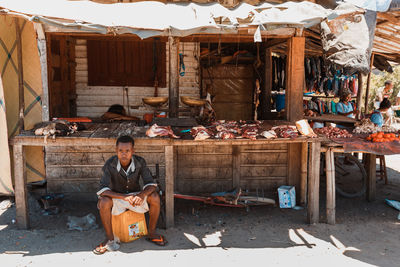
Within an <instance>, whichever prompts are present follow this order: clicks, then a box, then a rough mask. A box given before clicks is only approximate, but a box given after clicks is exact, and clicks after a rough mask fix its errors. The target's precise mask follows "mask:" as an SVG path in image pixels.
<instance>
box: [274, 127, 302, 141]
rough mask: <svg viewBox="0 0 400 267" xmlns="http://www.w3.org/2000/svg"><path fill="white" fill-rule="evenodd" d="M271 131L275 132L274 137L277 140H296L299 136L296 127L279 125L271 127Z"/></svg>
mask: <svg viewBox="0 0 400 267" xmlns="http://www.w3.org/2000/svg"><path fill="white" fill-rule="evenodd" d="M272 130H274V131H275V133H276V136H278V137H279V138H296V137H298V136H299V133H298V132H297V128H296V126H291V125H281V126H276V127H273V128H272Z"/></svg>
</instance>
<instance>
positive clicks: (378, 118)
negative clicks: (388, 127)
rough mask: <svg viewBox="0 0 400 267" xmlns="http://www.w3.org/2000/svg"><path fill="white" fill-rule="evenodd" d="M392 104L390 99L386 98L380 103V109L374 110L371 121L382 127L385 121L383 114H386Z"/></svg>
mask: <svg viewBox="0 0 400 267" xmlns="http://www.w3.org/2000/svg"><path fill="white" fill-rule="evenodd" d="M391 106H392V103H390V101H389V99H387V98H384V99H383V100H382V102H381V104H380V105H379V109H377V110H374V112H373V113H372V115H371V121H372V122H373V123H374V124H376V125H377V126H379V127H382V125H383V123H384V119H383V114H386V112H387V111H388V110H389V109H390V107H391Z"/></svg>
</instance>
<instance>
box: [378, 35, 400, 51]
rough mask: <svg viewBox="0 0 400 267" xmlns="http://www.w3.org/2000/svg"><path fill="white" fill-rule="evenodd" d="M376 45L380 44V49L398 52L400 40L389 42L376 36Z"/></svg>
mask: <svg viewBox="0 0 400 267" xmlns="http://www.w3.org/2000/svg"><path fill="white" fill-rule="evenodd" d="M374 46H378V47H380V49H382V50H385V51H388V52H390V53H397V51H398V49H400V42H393V41H391V43H390V44H389V43H387V42H382V41H379V40H377V39H376V38H375V40H374ZM396 48H397V49H396Z"/></svg>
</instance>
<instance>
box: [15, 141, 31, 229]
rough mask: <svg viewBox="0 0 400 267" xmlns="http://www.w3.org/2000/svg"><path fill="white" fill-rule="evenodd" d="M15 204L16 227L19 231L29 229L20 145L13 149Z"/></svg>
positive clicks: (23, 156)
mask: <svg viewBox="0 0 400 267" xmlns="http://www.w3.org/2000/svg"><path fill="white" fill-rule="evenodd" d="M13 155H14V180H15V204H16V210H17V225H18V228H20V229H28V228H29V212H28V196H27V190H26V169H25V154H24V150H23V146H22V145H15V146H14V147H13Z"/></svg>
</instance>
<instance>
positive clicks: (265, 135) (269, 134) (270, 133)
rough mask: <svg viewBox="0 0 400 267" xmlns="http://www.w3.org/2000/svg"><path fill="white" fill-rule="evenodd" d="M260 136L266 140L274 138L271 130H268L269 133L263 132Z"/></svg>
mask: <svg viewBox="0 0 400 267" xmlns="http://www.w3.org/2000/svg"><path fill="white" fill-rule="evenodd" d="M260 135H261V136H264V137H265V138H267V139H273V138H276V133H275V131H273V130H269V131H263V132H262V133H260Z"/></svg>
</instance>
